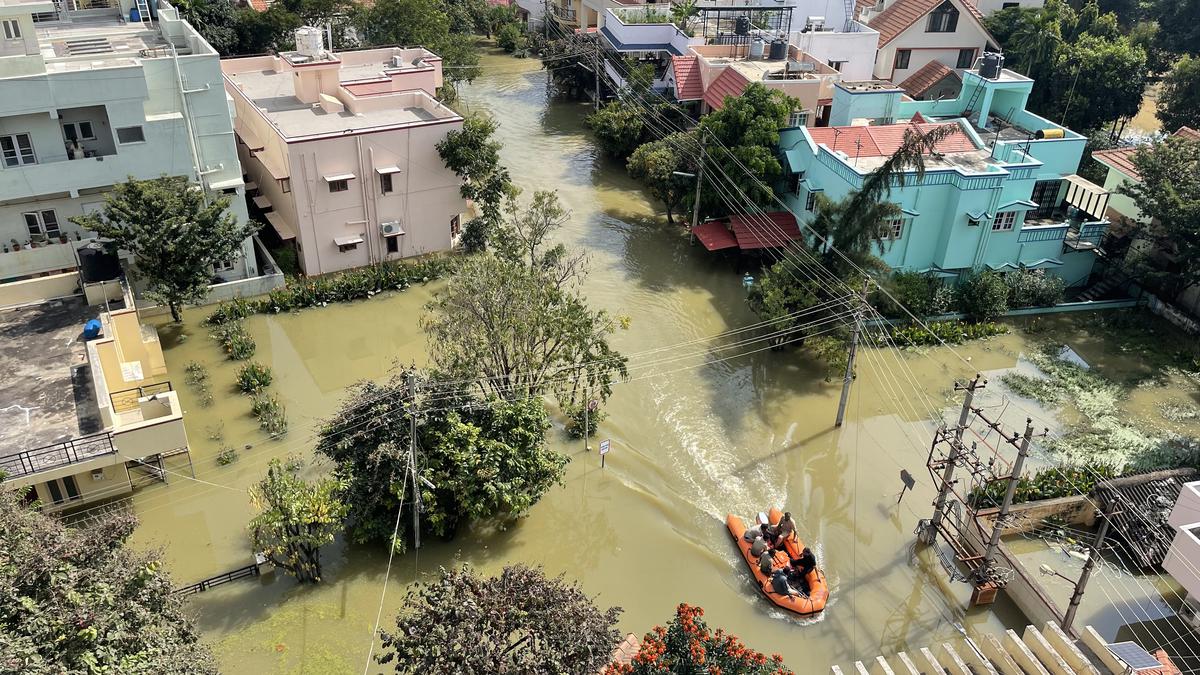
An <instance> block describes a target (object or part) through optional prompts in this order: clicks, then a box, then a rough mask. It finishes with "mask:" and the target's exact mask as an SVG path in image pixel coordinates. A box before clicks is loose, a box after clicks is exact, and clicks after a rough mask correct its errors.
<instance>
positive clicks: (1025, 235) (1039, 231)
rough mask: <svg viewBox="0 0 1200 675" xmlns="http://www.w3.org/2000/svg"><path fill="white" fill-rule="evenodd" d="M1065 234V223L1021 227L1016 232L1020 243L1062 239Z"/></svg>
mask: <svg viewBox="0 0 1200 675" xmlns="http://www.w3.org/2000/svg"><path fill="white" fill-rule="evenodd" d="M1066 235H1067V225H1066V223H1063V224H1062V225H1041V226H1035V227H1023V228H1021V231H1020V232H1019V233H1018V234H1017V241H1018V242H1021V243H1026V242H1035V241H1062V240H1063V237H1065V236H1066Z"/></svg>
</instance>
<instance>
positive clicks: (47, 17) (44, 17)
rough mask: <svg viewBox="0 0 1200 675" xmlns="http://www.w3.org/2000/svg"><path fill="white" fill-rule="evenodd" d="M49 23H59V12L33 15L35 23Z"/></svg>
mask: <svg viewBox="0 0 1200 675" xmlns="http://www.w3.org/2000/svg"><path fill="white" fill-rule="evenodd" d="M47 21H58V12H37V13H36V14H34V15H33V22H34V23H46V22H47Z"/></svg>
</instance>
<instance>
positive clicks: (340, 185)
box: [329, 178, 350, 192]
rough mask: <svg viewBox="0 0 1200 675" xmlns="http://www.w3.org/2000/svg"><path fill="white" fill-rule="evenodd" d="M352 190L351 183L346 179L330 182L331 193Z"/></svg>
mask: <svg viewBox="0 0 1200 675" xmlns="http://www.w3.org/2000/svg"><path fill="white" fill-rule="evenodd" d="M349 189H350V181H348V180H346V179H344V178H343V179H342V180H331V181H329V191H330V192H345V191H346V190H349Z"/></svg>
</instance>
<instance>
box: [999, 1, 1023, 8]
mask: <svg viewBox="0 0 1200 675" xmlns="http://www.w3.org/2000/svg"><path fill="white" fill-rule="evenodd" d="M1020 6H1021V3H1019V2H1006V3H1004V4H1003V5H1000V9H1009V8H1011V7H1020Z"/></svg>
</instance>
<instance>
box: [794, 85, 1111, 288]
mask: <svg viewBox="0 0 1200 675" xmlns="http://www.w3.org/2000/svg"><path fill="white" fill-rule="evenodd" d="M1032 87H1033V81H1032V80H1030V79H1029V78H1026V77H1024V76H1021V75H1019V74H1016V73H1013V72H1011V71H1007V70H1005V71H1002V72H1000V73H997V74H996V76H995V77H993V78H984V77H982V76H981V75H980V74H979V73H978V72H976V71H966V72H965V73H964V86H963V88H962V91H961V93H960V95H959V96H958V97H957V98H956V99H953V100H943V101H912V100H907V99H905V97H904V96H903V91H902V90H900V89H898V88H896V87H895V86H894V85H892V84H891V83H888V82H877V81H873V82H840V83H838V84H837V85H835V93H834V101H833V113H832V118H831V120H830V126H829V127H826V128H793V129H785V130H784V131H783V132H782V133H781V140H780V148H781V151H782V153H783V156H784V159H785V161H786V166H787V167H788V169H789V170H790V177H789V183H788V185H787V189H786V195H787V196H786V200H787V202H788V204H789V206H790V207H791V210H792V212H793V213H795V214H796V216H797V217H798V218H799V219H800V220H801V221H802V222H808V221H810V220H811V219H812V218H813V217H814V214H815V210H816V204H817V196H818V195H824V196H825V197H826V198H829V199H832V200H838V199H842V198H844V197H845V196H846V195H847V194H849V193H850V192H851V191H852V190H856V189H858V188H860V187H861V186H862V184H863V181H864V179H865V178H866V177H867V175H868V174H870V173H871V171H873V170H874V169H876V168H878V167H879V165H880V164H882V163H883V161H885V160H886V159H887V157H888V156H890V155H891V154H892V152H894V151H895V149H896V148H897V147H899V144H900V143H901V142H902V140H903V138H904V134H905V132H906V131H907V130H909V129H912V128H913V127H914V125H915V126H916V128H920V129H921V130H923V131H924V130H928V129H930V128H932V127H933V126H939V125H950V126H951V127H952V128H953V133H952V135H951V136H950V137H949V138H947V139H946V140H945V141H943V142H942V143H941V144H940V145H939V146H938V148H937V151H936V153H934V154H931V155H930V156H928V157H927V158H926V171H925V175H924V178H923V179H922V180H920V181H918V180H917V179H916V176H915V175H913V174H912V172H910V173H909V174H908V175H906V177H905V180H904V184H903V185H896V186H893V187H892V189H891V192H890V195H889V197H888V198H889V199H890V200H891V201H893V202H894V203H896V204H897V205H898V206H899V207H900V208H901V210H902V216H901V217H899V218H897V219H895V221H893V222H892V223H889V225H890V226H891V229H890V235H889V238H888V240H887V241H886V243H884V244H883V245H882V246H880V247H879V249H878V250H877V251H876V253H877V254H878V255H879V256H880V257H881V258H882V259H883V260H884V262H886V263H887V264H888V265H889V266H891V267H892V268H894V269H897V270H906V271H918V272H928V273H932V274H936V275H939V276H941V277H944V278H947V279H953V278H955V277H958V276H959V275H960V274H963V273H965V272H968V271H970V270H974V269H992V270H997V271H1000V272H1004V271H1010V270H1015V269H1020V268H1027V269H1043V270H1046V271H1047V272H1049V273H1052V274H1055V275H1057V276H1060V277H1062V278H1063V279H1064V280H1065V281H1066V282H1067V284H1068V285H1069V286H1078V285H1081V284H1084V283H1085V282H1086V281H1087V279H1088V277H1089V276H1090V273H1091V270H1092V265H1093V263H1094V260H1095V251H1096V248H1097V246H1098V244H1099V241H1100V238H1101V236H1102V235H1103V234H1104V231H1105V229H1106V228H1107V226H1108V220H1107V219H1106V218H1105V215H1104V214H1105V211H1106V207H1107V200H1108V193H1107V191H1106V190H1104V189H1103V188H1101V187H1099V186H1096V185H1093V184H1092V183H1090V182H1088V181H1086V180H1084V179H1083V178H1081V177H1079V176H1077V175H1075V171H1076V169H1077V168H1078V166H1079V161H1080V159H1081V157H1082V154H1083V149H1084V144H1085V142H1086V139H1085V138H1084V137H1083V136H1081V135H1079V134H1077V133H1075V132H1073V131H1071V130H1069V129H1066V128H1064V127H1061V126H1059V125H1056V124H1054V123H1052V122H1050V121H1048V120H1045V119H1043V118H1041V117H1038V116H1037V115H1034V114H1033V113H1030V112H1028V111H1027V110H1025V101H1026V100H1027V99H1028V96H1029V92H1030V91H1031V89H1032Z"/></svg>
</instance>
